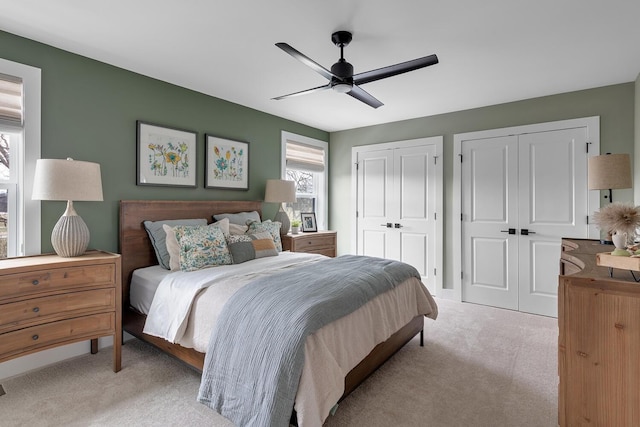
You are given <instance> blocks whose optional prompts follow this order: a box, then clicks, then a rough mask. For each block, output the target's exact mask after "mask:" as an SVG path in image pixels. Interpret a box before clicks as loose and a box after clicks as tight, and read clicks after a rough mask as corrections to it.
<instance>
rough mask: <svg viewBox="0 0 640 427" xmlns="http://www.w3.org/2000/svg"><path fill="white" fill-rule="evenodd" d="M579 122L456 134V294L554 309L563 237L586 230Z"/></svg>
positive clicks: (551, 312) (549, 312)
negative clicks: (478, 135) (467, 136)
mask: <svg viewBox="0 0 640 427" xmlns="http://www.w3.org/2000/svg"><path fill="white" fill-rule="evenodd" d="M586 142H587V132H586V128H584V127H578V128H568V129H558V130H549V131H544V132H531V133H523V134H520V135H509V136H497V137H491V138H482V139H475V140H467V141H463V142H462V150H461V152H462V168H461V180H462V185H461V189H462V203H461V205H462V245H463V248H462V267H463V273H462V299H463V301H468V302H474V303H479V304H485V305H491V306H494V307H501V308H508V309H513V310H519V311H524V312H529V313H534V314H542V315H546V316H557V305H558V303H557V295H558V260H559V259H560V250H561V239H562V237H573V238H587V237H588V235H589V230H588V225H587V214H588V191H587V170H586V168H587V153H586V150H585V147H586Z"/></svg>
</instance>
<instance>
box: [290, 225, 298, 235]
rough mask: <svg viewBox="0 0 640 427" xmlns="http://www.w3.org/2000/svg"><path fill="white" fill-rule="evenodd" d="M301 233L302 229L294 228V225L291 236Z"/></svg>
mask: <svg viewBox="0 0 640 427" xmlns="http://www.w3.org/2000/svg"><path fill="white" fill-rule="evenodd" d="M299 231H300V227H294V226H293V225H292V226H291V234H298V232H299Z"/></svg>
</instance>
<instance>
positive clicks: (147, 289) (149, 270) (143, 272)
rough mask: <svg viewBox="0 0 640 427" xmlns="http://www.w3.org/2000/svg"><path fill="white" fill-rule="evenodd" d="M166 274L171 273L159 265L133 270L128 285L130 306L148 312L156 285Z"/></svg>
mask: <svg viewBox="0 0 640 427" xmlns="http://www.w3.org/2000/svg"><path fill="white" fill-rule="evenodd" d="M168 274H171V271H169V270H167V269H165V268H162V267H160V266H159V265H153V266H151V267H145V268H139V269H137V270H135V271H134V272H133V275H132V276H131V284H130V285H129V303H130V304H131V307H133V308H135V309H136V310H138V311H139V312H140V313H143V314H149V308H150V307H151V302H152V301H153V296H154V295H155V294H156V290H157V289H158V285H159V284H160V282H161V281H162V279H164V278H165V277H166V276H167V275H168Z"/></svg>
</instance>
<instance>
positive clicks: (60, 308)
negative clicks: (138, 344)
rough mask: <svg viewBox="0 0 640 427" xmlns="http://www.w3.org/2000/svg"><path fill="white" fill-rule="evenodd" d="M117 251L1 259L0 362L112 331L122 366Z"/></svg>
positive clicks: (115, 367)
mask: <svg viewBox="0 0 640 427" xmlns="http://www.w3.org/2000/svg"><path fill="white" fill-rule="evenodd" d="M120 268H121V267H120V255H118V254H113V253H109V252H102V251H88V252H87V253H85V254H84V255H81V256H78V257H73V258H62V257H59V256H57V255H36V256H28V257H18V258H7V259H3V260H0V362H4V361H7V360H10V359H14V358H16V357H20V356H24V355H27V354H30V353H35V352H38V351H41V350H45V349H49V348H53V347H58V346H61V345H65V344H70V343H73V342H78V341H86V340H91V353H93V354H95V353H96V352H97V351H98V338H99V337H103V336H109V335H111V336H113V371H114V372H118V371H119V370H120V366H121V355H120V352H121V346H122V308H121V306H122V285H121V272H120Z"/></svg>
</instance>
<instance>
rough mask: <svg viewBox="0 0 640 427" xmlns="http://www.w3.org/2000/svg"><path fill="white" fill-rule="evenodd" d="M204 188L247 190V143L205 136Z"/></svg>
mask: <svg viewBox="0 0 640 427" xmlns="http://www.w3.org/2000/svg"><path fill="white" fill-rule="evenodd" d="M205 140H206V153H207V156H206V161H205V169H206V171H205V174H204V186H205V188H223V189H233V190H248V189H249V143H248V142H241V141H233V140H230V139H224V138H219V137H217V136H212V135H205Z"/></svg>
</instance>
